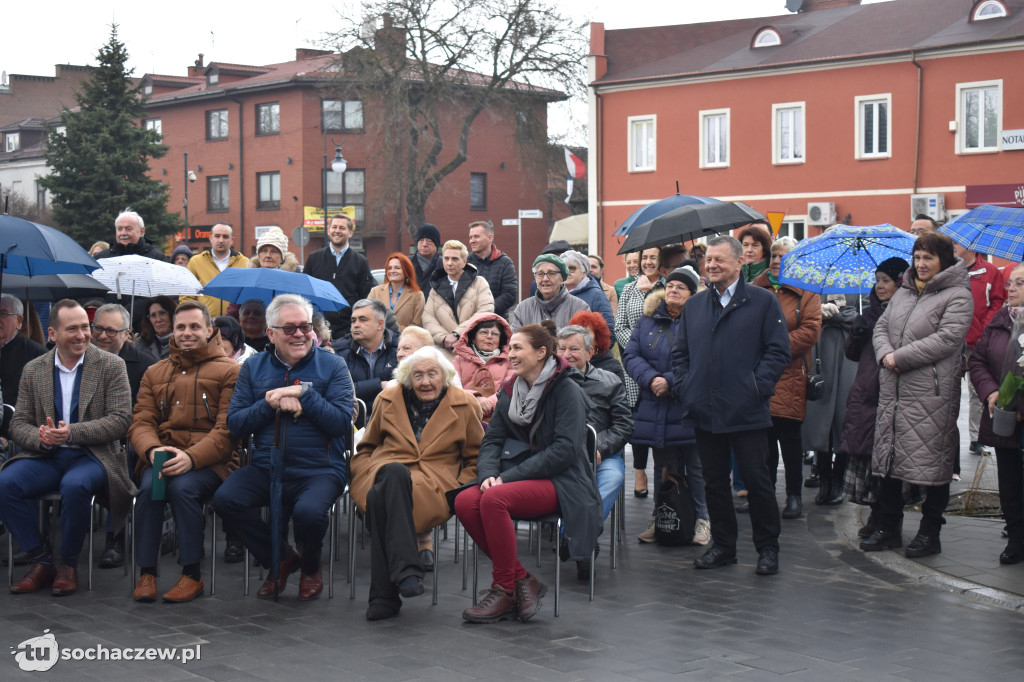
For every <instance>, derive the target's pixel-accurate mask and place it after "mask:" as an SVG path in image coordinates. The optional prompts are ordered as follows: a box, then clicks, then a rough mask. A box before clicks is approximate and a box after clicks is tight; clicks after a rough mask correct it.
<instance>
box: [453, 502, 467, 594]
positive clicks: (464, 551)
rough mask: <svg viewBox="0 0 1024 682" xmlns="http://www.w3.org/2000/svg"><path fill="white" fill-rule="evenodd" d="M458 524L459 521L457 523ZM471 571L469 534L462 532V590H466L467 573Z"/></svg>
mask: <svg viewBox="0 0 1024 682" xmlns="http://www.w3.org/2000/svg"><path fill="white" fill-rule="evenodd" d="M455 522H456V523H458V519H456V521H455ZM468 570H469V533H467V532H466V531H465V530H463V531H462V589H463V590H465V589H466V578H467V576H466V572H467V571H468Z"/></svg>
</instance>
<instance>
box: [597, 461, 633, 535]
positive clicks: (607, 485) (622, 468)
mask: <svg viewBox="0 0 1024 682" xmlns="http://www.w3.org/2000/svg"><path fill="white" fill-rule="evenodd" d="M625 478H626V462H625V461H624V460H623V458H622V453H621V452H618V453H616V454H614V455H609V456H608V457H602V458H601V463H600V464H598V465H597V493H598V495H600V496H601V511H602V512H603V513H604V517H603V518H606V519H607V518H608V515H609V514H611V512H612V507H613V506H614V505H615V500H617V499H618V497H619V490H620V489H621V488H622V481H623V480H624V479H625Z"/></svg>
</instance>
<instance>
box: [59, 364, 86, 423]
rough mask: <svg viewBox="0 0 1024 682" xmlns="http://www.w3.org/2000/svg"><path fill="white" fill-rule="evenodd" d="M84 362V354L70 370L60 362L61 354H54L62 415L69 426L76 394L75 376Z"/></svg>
mask: <svg viewBox="0 0 1024 682" xmlns="http://www.w3.org/2000/svg"><path fill="white" fill-rule="evenodd" d="M84 361H85V355H84V354H83V355H82V357H80V358H78V362H76V363H75V366H74V367H72V368H71V369H68V368H67V367H65V366H64V364H63V363H62V362H61V361H60V353H54V354H53V364H54V366H55V367H56V368H57V374H58V376H59V377H60V397H61V406H60V407H61V414H63V415H64V421H65V422H67V423H68V424H70V423H71V399H72V398H74V393H75V374H76V373H77V372H78V368H79V367H81V366H82V362H84Z"/></svg>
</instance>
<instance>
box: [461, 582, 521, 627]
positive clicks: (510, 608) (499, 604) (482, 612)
mask: <svg viewBox="0 0 1024 682" xmlns="http://www.w3.org/2000/svg"><path fill="white" fill-rule="evenodd" d="M517 615H518V610H517V608H516V600H515V597H513V596H512V595H511V594H509V593H508V592H506V591H505V589H504V588H503V587H502V586H501V585H497V584H494V585H491V589H490V590H488V591H487V594H485V595H484V598H483V599H481V600H480V601H479V602H477V605H476V606H471V607H469V608H468V609H466V610H465V611H463V612H462V619H463V620H468V621H469V622H470V623H497V622H498V621H499V620H508V619H510V618H515V617H516V616H517Z"/></svg>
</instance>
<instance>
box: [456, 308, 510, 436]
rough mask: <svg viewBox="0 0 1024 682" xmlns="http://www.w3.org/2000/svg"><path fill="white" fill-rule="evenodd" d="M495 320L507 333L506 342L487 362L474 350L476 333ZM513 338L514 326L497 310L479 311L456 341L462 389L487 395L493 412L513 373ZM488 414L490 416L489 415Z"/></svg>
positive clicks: (458, 371)
mask: <svg viewBox="0 0 1024 682" xmlns="http://www.w3.org/2000/svg"><path fill="white" fill-rule="evenodd" d="M491 320H494V321H495V322H497V323H498V325H499V326H500V327H501V330H502V331H503V332H504V334H505V345H504V346H502V347H501V352H500V353H498V354H497V355H495V356H494V357H493V358H490V359H489V360H487V361H486V362H484V359H483V358H481V357H480V356H479V355H477V354H476V351H474V350H473V346H472V343H471V342H472V340H473V333H474V332H475V331H476V328H477V326H479V325H480V324H481V323H482V322H490V321H491ZM511 338H512V328H511V327H509V326H508V322H506V321H505V318H503V317H501V316H500V315H498V314H496V313H477V314H476V315H474V316H473V317H471V318H469V323H468V324H466V332H465V333H464V334H463V335H462V336H460V337H459V340H458V341H457V342H456V343H455V360H454V361H453V364H454V365H455V371H456V372H457V373H458V375H459V379H460V380H461V381H462V388H463V390H465V391H467V392H469V393H472V394H473V395H475V396H481V397H484V398H487V399H488V401H489V402H490V404H491V409H490V412H493V411H494V406H495V405H496V404H497V403H498V389H499V388H500V387H501V385H502V384H503V383H505V381H506V380H508V379H509V378H510V377H511V376H512V366H511V365H510V364H509V362H508V340H509V339H511ZM488 418H489V417H488Z"/></svg>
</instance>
